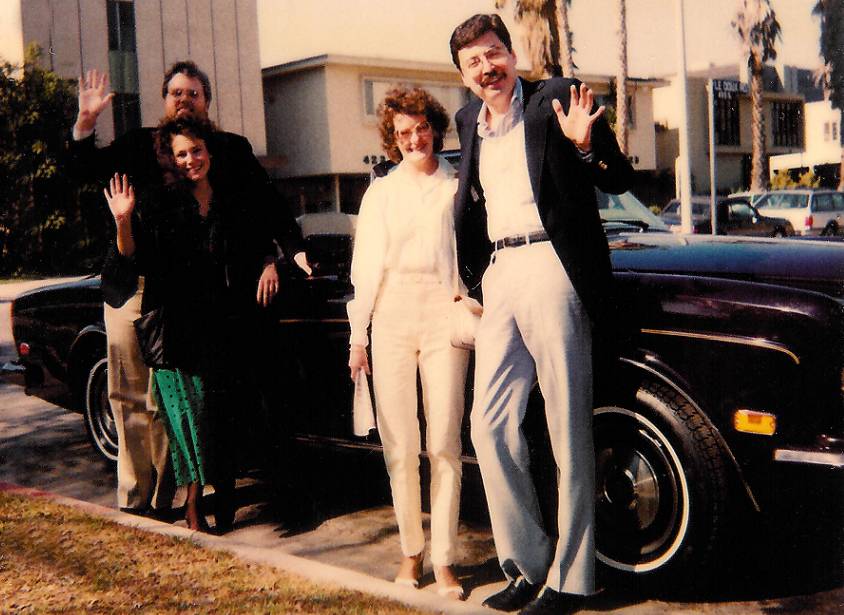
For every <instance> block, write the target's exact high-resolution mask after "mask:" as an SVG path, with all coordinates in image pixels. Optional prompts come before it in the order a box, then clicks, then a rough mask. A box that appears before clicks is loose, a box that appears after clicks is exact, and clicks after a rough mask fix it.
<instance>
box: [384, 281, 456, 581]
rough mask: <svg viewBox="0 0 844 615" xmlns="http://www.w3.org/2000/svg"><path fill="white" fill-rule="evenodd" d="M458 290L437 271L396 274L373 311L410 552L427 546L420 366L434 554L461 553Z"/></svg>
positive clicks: (396, 493)
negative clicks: (452, 322) (453, 313)
mask: <svg viewBox="0 0 844 615" xmlns="http://www.w3.org/2000/svg"><path fill="white" fill-rule="evenodd" d="M452 300H453V297H452V293H451V291H450V289H447V288H445V287H444V285H443V284H442V283H440V282H439V280H438V279H437V276H435V275H426V274H419V275H416V274H413V275H391V276H388V277H387V278H386V279H385V280H384V282H383V283H382V287H381V291H380V293H379V296H378V299H377V300H376V303H375V310H374V313H373V317H372V374H373V382H374V386H375V406H376V413H377V417H378V431H379V433H380V435H381V442H382V444H383V445H384V459H385V461H386V465H387V473H388V474H389V475H390V486H391V488H392V493H393V506H394V508H395V511H396V519H397V521H398V526H399V537H400V539H401V548H402V553H404V555H406V556H412V555H416V554H418V553H420V552H421V551H422V550H423V549H424V548H425V536H424V533H423V531H422V502H421V486H420V477H419V455H420V452H421V442H420V437H421V434H420V428H419V419H418V416H417V412H418V410H417V398H418V393H417V388H416V372H417V368H418V370H419V375H420V379H421V382H422V402H423V407H424V416H425V423H426V432H425V443H426V449H427V453H428V459H429V461H430V465H431V561H432V562H433V564H434V565H437V566H446V565H449V564H451V563H453V562H454V560H455V558H456V556H457V518H458V513H459V511H460V482H461V470H462V468H461V463H460V454H461V444H460V426H461V422H462V419H463V411H464V406H463V403H464V402H463V400H464V387H465V382H466V367H467V364H468V359H469V353H468V352H467V351H465V350H460V349H457V348H454V347H453V346H452V345H451V342H450V336H449V328H448V315H449V306H450V304H451V302H452Z"/></svg>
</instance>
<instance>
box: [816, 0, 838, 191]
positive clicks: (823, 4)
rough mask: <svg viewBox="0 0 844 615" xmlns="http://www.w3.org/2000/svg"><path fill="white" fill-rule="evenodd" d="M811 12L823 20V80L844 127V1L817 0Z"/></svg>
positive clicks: (821, 40) (821, 45)
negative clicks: (839, 113)
mask: <svg viewBox="0 0 844 615" xmlns="http://www.w3.org/2000/svg"><path fill="white" fill-rule="evenodd" d="M812 14H813V15H817V16H819V17H820V20H821V39H820V51H821V57H822V58H823V60H824V65H823V67H822V68H821V70H820V71H819V77H820V81H821V82H822V83H823V87H824V91H825V93H826V94H827V96H828V97H829V100H830V102H831V103H832V106H833V108H835V109H838V110H840V112H841V122H840V123H839V125H840V126H841V128H844V51H842V50H844V0H818V2H817V4H815V7H814V8H813V9H812ZM839 133H841V131H840V130H839ZM841 143H842V145H844V134H841ZM838 189H839V190H844V147H842V148H841V169H840V170H839V179H838Z"/></svg>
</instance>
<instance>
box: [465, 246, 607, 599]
mask: <svg viewBox="0 0 844 615" xmlns="http://www.w3.org/2000/svg"><path fill="white" fill-rule="evenodd" d="M483 294H484V313H483V317H482V318H481V324H480V327H479V330H478V334H477V338H476V347H475V349H476V358H475V397H474V403H473V407H472V416H471V420H472V442H473V444H474V446H475V451H476V453H477V456H478V462H479V465H480V469H481V476H482V478H483V483H484V489H485V491H486V495H487V502H488V505H489V512H490V520H491V522H492V531H493V536H494V538H495V547H496V550H497V552H498V559H499V562H500V564H501V567H502V570H504V572H505V574H506V575H507V576H508V577H510V578H515V577H516V576H518V575H523V576H524V577H525V578H526V579H527V580H528V581H529V582H531V583H535V584H536V583H542V582H544V583H545V584H546V585H547V586H548V587H550V588H551V589H554V590H557V591H564V592H567V593H572V594H592V593H594V591H595V575H594V567H595V562H594V560H595V540H594V531H593V526H594V484H595V457H594V445H593V442H592V337H591V330H590V324H589V319H588V317H587V315H586V312H585V310H584V309H583V305H582V304H581V302H580V299H579V298H578V296H577V294H576V293H575V291H574V288H573V287H572V285H571V281H570V280H569V278H568V275H567V274H566V272H565V270H564V269H563V266H562V264H561V263H560V260H559V258H558V257H557V255H556V253H555V252H554V249H553V246H552V245H551V243H550V242H548V241H545V242H541V243H536V244H531V245H527V246H522V247H517V248H504V249H502V250H499V251H497V252H496V254H495V255H494V258H493V262H492V264H491V265H490V266H489V268H488V269H487V271H486V273H485V274H484V278H483ZM537 379H538V381H539V388H540V390H541V392H542V395H543V397H544V399H545V416H546V419H547V422H548V430H549V434H550V439H551V446H552V449H553V454H554V459H555V461H556V464H557V470H558V477H559V482H558V500H559V501H558V505H559V509H558V518H557V525H558V527H557V529H558V532H559V539H558V540H557V543H556V545H554V544H553V543H552V541H551V540H550V538H549V536H548V534H547V533H546V531H545V529H544V527H543V525H542V518H541V514H540V509H539V504H538V499H537V495H536V490H535V488H534V485H533V482H532V479H531V473H530V458H529V451H528V444H527V441H526V439H525V436H524V434H523V433H522V429H521V425H522V421H523V419H524V417H525V411H526V408H527V401H528V396H529V395H530V391H531V388H532V387H533V385H534V383H535V382H536V380H537Z"/></svg>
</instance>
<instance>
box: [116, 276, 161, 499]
mask: <svg viewBox="0 0 844 615" xmlns="http://www.w3.org/2000/svg"><path fill="white" fill-rule="evenodd" d="M143 288H144V287H143V279H141V280H139V281H138V292H137V293H135V295H134V296H133V297H131V298H130V299H129V300H128V301H127V302H126V303H125V304H123V305H122V306H121V307H119V308H113V307H111V306H110V305H108V304H106V305H105V327H106V337H107V338H108V350H107V352H108V400H109V403H110V404H111V412H112V414H113V415H114V422H115V425H116V427H117V438H118V442H117V505H118V506H119V507H120V508H135V509H140V510H143V509H145V508H154V509H161V508H169V507H170V506H171V505H172V502H173V495H174V493H175V489H176V486H175V481H174V479H173V471H172V469H171V467H170V454H169V448H168V442H167V433H166V431H165V430H164V425H163V423H162V422H161V420H160V418H159V413H158V407H157V406H156V404H155V400H154V399H153V396H152V394H151V393H152V390H151V386H152V377H151V371H150V369H149V368H148V367H147V366H146V365H145V364H144V360H143V358H142V357H141V351H140V348H138V339H137V337H136V336H135V329H134V326H133V325H132V323H133V321H134V320H135V319H137V318H138V317H139V316H140V315H141V297H142V295H143Z"/></svg>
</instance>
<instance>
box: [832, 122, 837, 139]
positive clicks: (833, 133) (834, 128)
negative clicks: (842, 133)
mask: <svg viewBox="0 0 844 615" xmlns="http://www.w3.org/2000/svg"><path fill="white" fill-rule="evenodd" d="M831 123H832V141H833V142H834V141H838V122H831Z"/></svg>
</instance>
